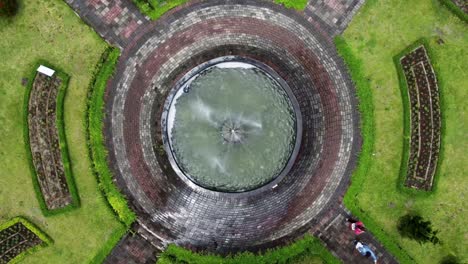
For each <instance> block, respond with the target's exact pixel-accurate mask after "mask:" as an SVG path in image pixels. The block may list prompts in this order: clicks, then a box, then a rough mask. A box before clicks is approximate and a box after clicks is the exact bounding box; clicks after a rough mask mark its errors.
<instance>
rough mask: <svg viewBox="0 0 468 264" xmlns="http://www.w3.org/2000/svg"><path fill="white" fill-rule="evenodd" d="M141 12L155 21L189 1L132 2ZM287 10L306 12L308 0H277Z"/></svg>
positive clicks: (135, 0) (141, 0)
mask: <svg viewBox="0 0 468 264" xmlns="http://www.w3.org/2000/svg"><path fill="white" fill-rule="evenodd" d="M132 1H133V2H134V3H135V5H136V6H137V7H138V8H139V9H140V11H141V12H142V13H143V14H145V15H147V16H148V17H150V18H151V19H153V20H157V19H159V18H160V17H161V16H162V15H164V13H166V12H167V11H169V10H171V9H173V8H175V7H177V6H180V5H183V4H185V3H186V2H188V1H189V0H132ZM275 2H276V3H278V4H282V5H284V6H285V7H287V8H294V9H296V10H299V11H301V10H304V9H305V7H306V6H307V0H275Z"/></svg>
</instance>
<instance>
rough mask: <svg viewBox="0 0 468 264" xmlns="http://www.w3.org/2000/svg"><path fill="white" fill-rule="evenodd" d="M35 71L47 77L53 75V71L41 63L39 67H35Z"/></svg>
mask: <svg viewBox="0 0 468 264" xmlns="http://www.w3.org/2000/svg"><path fill="white" fill-rule="evenodd" d="M37 71H38V72H40V73H42V74H45V75H47V76H49V77H51V76H52V75H54V73H55V71H54V70H52V69H50V68H47V67H46V66H44V65H41V66H39V68H37Z"/></svg>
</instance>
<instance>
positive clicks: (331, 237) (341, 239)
mask: <svg viewBox="0 0 468 264" xmlns="http://www.w3.org/2000/svg"><path fill="white" fill-rule="evenodd" d="M346 218H353V217H352V215H351V214H350V213H349V211H348V210H346V208H344V207H343V205H341V204H340V205H336V206H333V207H331V209H330V210H329V211H328V212H327V213H325V214H324V215H323V218H322V219H321V220H320V222H319V223H317V224H316V225H315V226H313V227H312V228H311V229H310V230H309V232H310V233H311V234H312V235H314V236H315V237H318V238H320V240H322V242H323V243H324V244H325V245H326V247H327V248H328V249H329V250H330V251H331V252H332V253H333V254H334V255H335V256H336V257H338V258H339V259H341V260H342V261H343V263H362V264H365V263H373V261H372V259H367V258H366V257H364V256H362V255H361V254H359V253H358V252H357V250H355V249H354V243H353V241H354V240H359V241H361V242H364V243H365V244H367V245H368V246H369V247H370V248H371V249H372V250H373V251H374V252H375V253H376V255H377V256H378V258H379V259H378V263H379V264H390V263H391V264H393V263H398V261H396V259H395V258H394V257H393V256H392V255H390V254H389V253H388V252H387V251H386V250H385V249H384V248H383V246H382V245H381V244H380V243H379V242H378V241H376V240H375V238H374V237H373V236H372V233H371V232H372V230H368V231H367V232H365V233H363V234H360V235H359V236H357V235H355V234H354V232H353V231H352V230H350V229H349V225H348V224H349V223H348V222H346ZM364 224H365V223H364Z"/></svg>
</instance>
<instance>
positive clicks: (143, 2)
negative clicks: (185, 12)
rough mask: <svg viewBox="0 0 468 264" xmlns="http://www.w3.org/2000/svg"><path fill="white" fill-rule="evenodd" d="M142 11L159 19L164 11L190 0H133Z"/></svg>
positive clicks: (154, 18)
mask: <svg viewBox="0 0 468 264" xmlns="http://www.w3.org/2000/svg"><path fill="white" fill-rule="evenodd" d="M132 1H133V2H134V3H135V5H136V6H137V7H138V8H139V9H140V11H141V12H142V13H143V14H145V15H147V16H148V17H150V18H151V19H153V20H157V19H158V18H160V17H161V16H162V15H164V13H166V12H167V11H169V10H171V9H172V8H174V7H177V6H179V5H182V4H185V3H186V2H188V1H189V0H132Z"/></svg>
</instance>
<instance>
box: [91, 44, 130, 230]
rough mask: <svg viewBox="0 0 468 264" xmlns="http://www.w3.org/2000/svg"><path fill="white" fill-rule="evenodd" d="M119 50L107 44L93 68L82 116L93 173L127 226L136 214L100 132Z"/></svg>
mask: <svg viewBox="0 0 468 264" xmlns="http://www.w3.org/2000/svg"><path fill="white" fill-rule="evenodd" d="M119 56H120V50H119V49H117V48H113V47H109V48H108V49H107V50H106V51H105V52H104V53H103V55H102V56H101V59H100V61H99V62H98V63H97V65H96V68H95V73H94V77H93V79H92V81H91V83H90V86H89V89H88V99H87V111H86V114H85V115H86V116H85V127H86V140H87V145H88V151H89V157H90V159H91V164H92V169H93V173H94V174H95V176H96V177H97V179H98V182H99V189H100V190H101V191H102V193H103V194H104V196H105V197H106V198H107V202H108V204H109V205H110V207H111V208H112V210H113V211H114V212H115V213H116V214H117V216H118V218H119V220H120V221H121V222H122V223H123V224H125V226H126V227H127V228H129V227H130V225H131V224H132V223H133V222H134V221H135V219H136V215H135V213H134V212H133V211H132V210H131V209H130V207H129V205H128V202H127V200H126V197H125V196H124V195H122V193H120V191H119V189H118V188H117V187H116V186H115V184H114V182H113V181H112V172H111V170H110V169H109V167H108V163H107V150H106V146H105V141H104V134H103V123H102V121H103V119H104V111H103V108H104V104H105V102H104V94H105V91H106V86H107V82H108V80H109V78H111V76H112V74H113V73H114V70H115V66H116V64H117V61H118V59H119Z"/></svg>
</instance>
